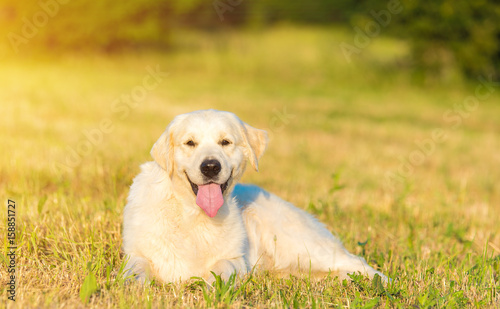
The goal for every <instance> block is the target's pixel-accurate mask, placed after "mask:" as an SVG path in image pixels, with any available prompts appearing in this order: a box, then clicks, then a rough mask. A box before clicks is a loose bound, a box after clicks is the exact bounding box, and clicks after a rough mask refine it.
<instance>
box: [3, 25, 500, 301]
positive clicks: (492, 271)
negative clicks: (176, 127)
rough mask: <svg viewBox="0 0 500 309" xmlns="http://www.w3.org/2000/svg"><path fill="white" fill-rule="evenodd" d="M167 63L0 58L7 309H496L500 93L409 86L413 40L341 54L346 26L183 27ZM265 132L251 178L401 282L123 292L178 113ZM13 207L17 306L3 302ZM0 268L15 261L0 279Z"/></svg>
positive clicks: (479, 86) (269, 278) (150, 55)
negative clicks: (134, 224)
mask: <svg viewBox="0 0 500 309" xmlns="http://www.w3.org/2000/svg"><path fill="white" fill-rule="evenodd" d="M173 40H174V42H175V44H174V46H175V48H172V49H171V50H169V51H166V52H163V53H160V52H145V51H135V52H130V53H123V54H117V55H84V54H71V55H69V54H67V55H62V56H57V55H33V56H32V57H24V58H21V57H17V58H16V57H6V58H4V59H3V60H0V85H1V86H0V107H1V119H2V120H1V122H0V140H1V147H2V151H1V152H0V196H1V197H2V199H3V201H2V204H3V205H5V206H4V207H2V211H1V212H0V220H1V222H2V224H1V225H0V233H1V234H0V235H1V236H0V239H2V252H1V255H0V260H1V263H2V267H1V268H0V274H1V286H0V297H1V302H0V303H1V304H3V305H2V306H6V307H7V308H15V307H18V308H35V307H36V308H45V307H48V308H53V307H54V308H56V307H65V308H71V307H90V308H160V307H165V308H170V307H196V308H198V307H201V308H202V307H218V308H226V307H236V308H238V307H260V308H263V307H287V308H290V307H293V308H301V307H306V308H322V307H335V308H345V307H352V308H373V307H388V308H392V307H402V308H406V307H415V308H431V307H432V308H435V307H449V308H461V307H477V308H498V307H500V215H499V213H500V191H499V188H498V183H500V152H499V150H500V138H499V132H500V84H499V83H498V82H496V81H495V79H494V78H493V77H488V76H483V77H478V79H477V80H476V81H474V80H473V81H463V80H461V79H460V78H458V77H457V76H456V75H455V74H454V72H453V68H450V71H449V74H448V75H447V76H446V77H445V78H442V79H438V78H436V79H433V78H432V77H431V78H427V79H426V80H425V81H424V82H422V81H420V82H415V78H414V75H412V74H411V72H410V70H409V69H410V68H411V63H409V61H408V55H407V53H408V47H407V45H406V43H405V42H404V41H398V40H394V39H389V38H385V37H377V38H374V39H373V40H372V42H371V43H370V44H369V46H367V47H366V48H364V49H362V50H361V52H360V54H359V55H354V56H353V58H352V59H351V61H350V62H349V61H347V60H346V58H345V57H344V55H343V54H342V52H341V50H340V49H339V44H340V43H341V42H344V41H345V42H352V40H353V34H352V32H350V31H347V30H342V29H337V28H333V29H330V28H308V27H292V26H279V27H276V28H273V29H270V30H266V31H251V30H241V31H234V32H233V31H231V32H212V33H199V32H189V31H184V32H181V33H177V34H175V35H174V38H173ZM208 108H214V109H220V110H228V111H231V112H234V113H236V114H237V115H238V116H239V117H240V118H241V119H242V120H244V121H245V122H247V123H249V124H250V125H252V126H254V127H257V128H262V129H266V130H268V132H269V134H270V144H269V147H268V149H267V151H266V153H265V154H264V156H263V158H262V160H261V162H260V164H259V167H260V171H259V172H258V173H257V172H254V171H252V170H250V169H248V170H247V174H246V175H245V176H244V179H243V182H247V183H255V184H258V185H260V186H262V187H264V188H266V189H267V190H269V191H272V192H274V193H276V194H277V195H279V196H281V197H282V198H284V199H286V200H289V201H291V202H293V203H294V204H295V205H297V206H298V207H300V208H303V209H306V210H307V211H309V212H312V213H314V214H315V215H316V216H317V217H318V218H319V219H320V220H321V221H322V222H324V223H325V224H326V225H327V226H328V228H329V229H330V230H331V231H332V232H333V233H334V234H335V235H337V236H338V237H339V238H340V239H341V240H342V241H343V242H344V244H345V246H346V248H347V249H348V250H349V251H351V252H353V253H355V254H358V255H361V256H363V257H364V258H365V259H366V260H367V261H368V262H369V264H370V265H372V266H373V267H375V268H377V269H379V270H380V271H382V272H383V273H385V274H386V275H388V276H389V277H391V278H393V282H392V283H391V284H389V285H388V286H383V285H382V284H380V282H377V281H373V282H371V281H369V280H367V279H365V278H362V277H359V276H356V275H354V276H353V278H352V281H350V282H347V281H344V282H341V281H339V280H337V279H336V278H334V276H333V275H330V276H328V277H326V278H324V279H322V280H314V279H312V278H309V277H304V278H296V277H287V278H278V277H275V276H273V274H270V273H254V274H252V275H251V276H249V277H246V278H243V279H241V280H238V281H236V282H234V281H229V282H220V281H217V282H216V284H215V286H214V288H213V289H207V288H206V287H205V285H203V284H201V283H200V282H199V281H197V280H193V281H192V282H188V283H185V284H160V283H153V284H152V285H148V286H144V287H143V286H138V285H136V284H125V282H124V280H123V278H122V277H121V276H120V275H119V269H120V267H121V266H122V261H123V254H122V252H121V229H122V215H123V208H124V205H125V204H126V198H127V194H128V190H129V186H130V184H131V182H132V179H133V177H134V176H135V175H136V174H137V173H138V172H139V165H140V164H141V163H143V162H145V161H149V160H151V157H150V155H149V151H150V149H151V147H152V145H153V143H154V142H155V141H156V139H157V138H158V137H159V136H160V134H161V133H162V132H163V130H164V129H165V127H166V126H167V125H168V123H169V122H170V121H171V120H172V118H173V117H174V116H175V115H178V114H180V113H184V112H189V111H192V110H197V109H208ZM8 200H12V201H14V202H15V204H16V214H15V218H16V221H15V222H16V234H17V237H16V245H17V250H16V260H15V262H16V264H15V266H16V268H15V270H16V275H17V276H16V280H17V281H16V283H17V286H16V290H15V292H16V301H15V302H13V301H10V300H8V297H9V295H10V294H9V291H8V289H9V284H8V282H9V277H8V276H9V275H10V274H9V273H7V269H8V267H7V266H9V265H10V264H9V263H10V256H8V252H9V250H8V247H9V241H8V240H9V239H8V237H7V232H8V228H7V225H4V224H3V223H4V222H7V221H6V220H7V217H8V205H7V204H8ZM4 266H5V267H4Z"/></svg>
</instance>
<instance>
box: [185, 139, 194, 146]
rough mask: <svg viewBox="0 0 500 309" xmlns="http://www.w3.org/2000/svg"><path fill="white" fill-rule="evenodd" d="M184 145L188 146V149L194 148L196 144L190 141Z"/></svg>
mask: <svg viewBox="0 0 500 309" xmlns="http://www.w3.org/2000/svg"><path fill="white" fill-rule="evenodd" d="M185 144H186V145H188V146H189V147H194V146H196V144H195V143H194V142H193V141H192V140H189V141H187V142H186V143H185Z"/></svg>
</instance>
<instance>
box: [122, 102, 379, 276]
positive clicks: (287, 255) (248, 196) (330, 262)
mask: <svg viewBox="0 0 500 309" xmlns="http://www.w3.org/2000/svg"><path fill="white" fill-rule="evenodd" d="M223 140H225V142H224V143H222V141H223ZM190 141H191V142H192V143H190ZM226 142H228V143H229V144H227V143H226ZM266 145H267V133H266V132H265V131H263V130H258V129H255V128H252V127H250V126H249V125H247V124H245V123H243V122H242V121H241V120H240V119H239V118H238V117H236V115H234V114H232V113H229V112H220V111H215V110H207V111H197V112H192V113H188V114H183V115H180V116H177V117H176V118H175V119H174V120H173V121H172V123H171V124H170V125H169V126H168V127H167V129H166V131H165V132H164V133H163V134H162V135H161V136H160V138H159V139H158V141H157V142H156V143H155V144H154V146H153V148H152V150H151V155H152V157H153V158H154V160H155V161H152V162H147V163H145V164H143V165H142V166H141V173H140V174H139V175H138V176H137V177H136V178H135V179H134V183H133V184H132V186H131V189H130V195H129V198H128V204H127V206H126V207H125V211H124V223H123V248H124V251H125V254H126V258H127V259H128V263H127V266H126V270H127V274H128V275H135V277H136V278H137V279H138V280H140V281H144V280H150V279H153V278H156V279H157V280H160V281H163V282H173V281H179V280H181V281H184V280H188V279H190V278H191V277H194V276H195V277H203V278H205V279H206V280H208V281H212V280H213V276H212V275H211V272H212V271H213V272H214V273H215V274H217V275H221V277H222V278H224V279H227V278H228V277H229V276H230V275H231V274H232V273H233V272H237V273H238V274H245V273H247V272H248V271H250V270H251V269H252V268H253V267H254V266H255V267H256V268H257V269H265V270H271V271H277V272H280V273H300V272H301V271H304V272H313V273H325V272H330V271H331V272H333V273H334V274H336V275H338V276H339V277H341V278H346V277H347V274H348V273H354V272H361V273H362V274H364V275H368V276H370V277H373V276H374V275H375V274H379V275H380V276H381V277H382V279H383V280H387V278H386V277H385V276H384V275H383V274H382V273H380V272H378V271H376V270H374V269H373V268H371V267H370V266H368V265H367V263H366V262H365V260H364V259H363V258H361V257H358V256H355V255H352V254H350V253H349V252H348V251H347V250H346V249H345V248H344V247H343V246H342V244H341V242H340V241H339V240H338V239H336V238H335V237H334V236H333V235H332V234H331V233H330V232H329V231H328V230H327V229H326V228H325V227H324V226H323V225H322V224H321V223H319V222H318V221H317V220H316V219H315V218H314V217H313V216H311V215H310V214H308V213H306V212H305V211H303V210H300V209H298V208H296V207H295V206H293V205H292V204H290V203H288V202H286V201H283V200H282V199H280V198H279V197H277V196H276V195H273V194H271V193H268V192H266V191H264V190H263V189H261V188H259V187H257V186H252V185H241V184H237V182H238V180H239V179H240V178H241V176H242V174H243V172H244V170H245V166H246V160H247V159H248V160H249V161H250V163H251V165H252V166H253V167H254V168H255V169H256V170H257V164H258V159H259V158H260V157H261V155H262V154H263V153H264V150H265V148H266ZM207 158H209V159H215V160H218V161H219V162H220V163H221V171H220V174H219V177H218V179H219V180H220V181H217V183H218V184H223V183H225V182H226V181H228V187H227V189H226V190H225V191H224V193H223V197H224V204H223V205H222V207H221V208H220V209H219V211H218V213H217V215H216V216H215V217H213V218H210V217H209V216H208V215H207V214H206V213H205V212H204V211H203V210H202V209H201V208H200V207H199V206H198V205H197V204H196V202H195V201H196V195H195V193H194V192H193V189H192V188H191V184H190V181H191V182H193V183H195V184H197V185H203V184H204V183H206V179H204V178H203V175H202V173H201V172H200V164H201V163H202V162H203V161H204V160H206V159H207ZM187 177H189V179H190V180H188V178H187Z"/></svg>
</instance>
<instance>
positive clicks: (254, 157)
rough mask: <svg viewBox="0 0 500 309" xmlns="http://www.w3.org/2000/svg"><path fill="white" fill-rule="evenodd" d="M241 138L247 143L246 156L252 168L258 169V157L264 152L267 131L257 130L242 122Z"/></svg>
mask: <svg viewBox="0 0 500 309" xmlns="http://www.w3.org/2000/svg"><path fill="white" fill-rule="evenodd" d="M242 131H243V138H244V140H245V143H246V145H247V157H248V159H249V160H250V163H251V164H252V166H253V168H254V169H255V170H256V171H258V170H259V159H260V157H261V156H262V155H263V154H264V151H265V150H266V147H267V141H268V137H267V132H266V131H264V130H259V129H256V128H253V127H251V126H249V125H248V124H246V123H243V126H242Z"/></svg>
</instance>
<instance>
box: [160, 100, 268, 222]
mask: <svg viewBox="0 0 500 309" xmlns="http://www.w3.org/2000/svg"><path fill="white" fill-rule="evenodd" d="M266 145H267V133H266V131H263V130H258V129H255V128H252V127H251V126H249V125H247V124H246V123H244V122H242V121H241V120H240V119H239V118H238V117H237V116H236V115H234V114H233V113H229V112H221V111H215V110H206V111H197V112H192V113H188V114H183V115H179V116H177V117H176V118H175V119H174V120H173V121H172V122H171V123H170V125H169V126H168V127H167V129H166V130H165V132H164V133H163V134H162V135H161V136H160V138H159V139H158V141H157V142H156V143H155V144H154V146H153V149H152V150H151V155H152V157H153V159H154V160H155V161H156V162H157V163H158V164H159V165H160V166H161V167H162V168H163V169H164V170H165V171H166V172H167V173H168V175H169V177H170V178H171V179H172V185H173V189H174V191H175V192H178V193H179V194H180V195H181V196H185V197H187V198H188V199H192V200H193V201H195V202H196V204H197V205H198V206H200V207H201V208H202V209H203V210H204V211H205V213H206V214H207V215H208V216H210V217H214V216H215V215H216V214H217V211H218V210H219V208H220V207H221V206H222V205H223V203H224V200H225V199H226V198H228V196H229V195H230V193H231V191H232V189H233V187H234V185H235V184H236V183H237V182H238V180H239V179H240V178H241V176H242V175H243V172H244V171H245V166H246V160H247V159H248V160H249V161H250V163H251V164H252V166H253V167H254V169H255V170H257V169H258V160H259V158H260V157H261V156H262V154H263V153H264V150H265V148H266Z"/></svg>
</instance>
